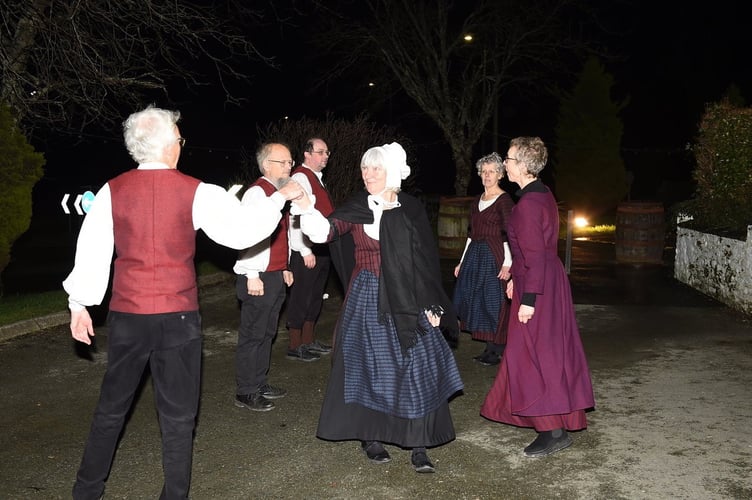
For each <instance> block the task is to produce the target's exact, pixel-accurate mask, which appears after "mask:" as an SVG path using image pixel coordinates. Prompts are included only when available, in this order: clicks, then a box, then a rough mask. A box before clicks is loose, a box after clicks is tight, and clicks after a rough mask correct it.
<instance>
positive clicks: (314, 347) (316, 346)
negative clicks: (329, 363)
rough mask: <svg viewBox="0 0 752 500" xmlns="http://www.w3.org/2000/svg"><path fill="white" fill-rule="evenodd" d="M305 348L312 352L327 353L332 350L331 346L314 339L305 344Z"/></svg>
mask: <svg viewBox="0 0 752 500" xmlns="http://www.w3.org/2000/svg"><path fill="white" fill-rule="evenodd" d="M305 348H306V349H307V350H308V352H310V353H313V354H319V355H324V354H329V353H330V352H332V346H330V345H326V344H324V343H323V342H319V341H318V340H314V341H313V342H312V343H310V344H306V346H305Z"/></svg>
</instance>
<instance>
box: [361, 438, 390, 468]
mask: <svg viewBox="0 0 752 500" xmlns="http://www.w3.org/2000/svg"><path fill="white" fill-rule="evenodd" d="M360 447H361V448H363V452H364V453H365V454H366V456H367V457H368V460H370V461H371V462H373V463H375V464H385V463H387V462H389V461H391V460H392V457H390V456H389V452H388V451H386V448H384V445H383V444H381V443H380V442H378V441H361V443H360Z"/></svg>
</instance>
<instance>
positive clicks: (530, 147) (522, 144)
mask: <svg viewBox="0 0 752 500" xmlns="http://www.w3.org/2000/svg"><path fill="white" fill-rule="evenodd" d="M509 147H510V148H512V147H516V148H517V160H519V161H520V162H522V163H524V164H525V168H526V170H527V173H528V174H529V175H532V176H533V177H536V178H537V177H538V174H540V173H541V170H543V168H544V167H545V166H546V162H547V161H548V150H547V149H546V145H545V144H543V140H542V139H541V138H540V137H515V138H514V139H512V140H511V141H509Z"/></svg>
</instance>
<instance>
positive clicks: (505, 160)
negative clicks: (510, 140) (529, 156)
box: [504, 156, 520, 163]
mask: <svg viewBox="0 0 752 500" xmlns="http://www.w3.org/2000/svg"><path fill="white" fill-rule="evenodd" d="M509 160H513V161H520V160H518V159H517V158H512V157H511V156H507V157H506V158H504V163H506V162H508V161H509Z"/></svg>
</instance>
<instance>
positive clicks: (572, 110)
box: [555, 57, 628, 216]
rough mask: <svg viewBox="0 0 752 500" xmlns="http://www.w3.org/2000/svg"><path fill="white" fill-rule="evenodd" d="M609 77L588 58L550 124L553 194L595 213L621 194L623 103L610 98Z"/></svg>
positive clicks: (623, 183)
mask: <svg viewBox="0 0 752 500" xmlns="http://www.w3.org/2000/svg"><path fill="white" fill-rule="evenodd" d="M612 85H613V77H612V76H611V75H610V74H608V73H607V72H606V71H605V69H604V67H603V65H602V64H601V63H600V62H599V61H598V60H597V59H596V58H595V57H591V58H589V59H588V60H587V61H586V63H585V65H584V68H583V70H582V72H581V73H580V76H579V79H578V82H577V84H576V85H575V87H574V89H573V90H572V92H571V93H570V94H567V95H565V96H564V97H563V99H562V103H561V107H560V109H559V116H558V123H557V125H556V129H555V134H556V142H557V148H556V154H555V159H556V162H555V165H556V177H555V180H556V195H557V198H558V200H559V201H560V202H562V203H564V204H565V205H566V206H567V208H572V209H575V210H578V211H584V212H585V213H587V214H590V215H591V216H592V215H597V214H600V213H603V212H606V211H609V210H611V209H613V208H614V207H615V206H616V205H617V204H618V203H619V201H621V200H622V199H623V198H624V196H625V195H626V194H627V189H628V187H627V180H626V171H625V169H624V161H623V160H622V158H621V153H620V148H621V138H622V132H623V129H624V126H623V124H622V121H621V119H620V118H619V116H618V115H619V112H620V111H621V110H622V109H623V108H624V106H625V105H626V103H617V102H614V100H613V99H612V98H611V87H612Z"/></svg>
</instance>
